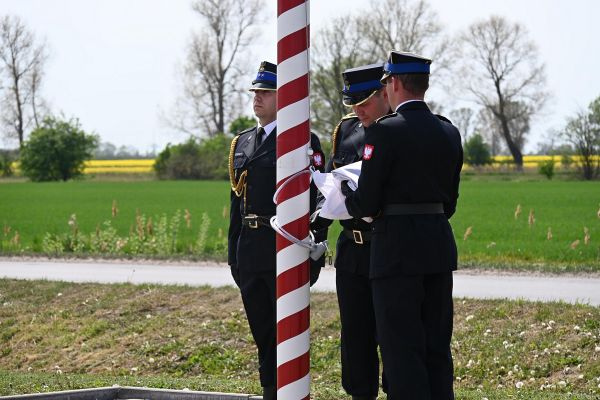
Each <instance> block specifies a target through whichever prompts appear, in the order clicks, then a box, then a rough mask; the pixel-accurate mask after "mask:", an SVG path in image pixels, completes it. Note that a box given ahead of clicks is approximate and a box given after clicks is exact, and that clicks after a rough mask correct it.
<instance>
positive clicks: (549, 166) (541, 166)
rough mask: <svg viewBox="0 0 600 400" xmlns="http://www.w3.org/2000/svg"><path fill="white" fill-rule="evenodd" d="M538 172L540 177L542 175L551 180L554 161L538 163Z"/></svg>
mask: <svg viewBox="0 0 600 400" xmlns="http://www.w3.org/2000/svg"><path fill="white" fill-rule="evenodd" d="M538 172H539V173H540V175H544V176H546V178H548V179H552V177H553V176H554V159H552V160H546V161H542V162H540V163H538Z"/></svg>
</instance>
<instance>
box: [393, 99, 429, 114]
mask: <svg viewBox="0 0 600 400" xmlns="http://www.w3.org/2000/svg"><path fill="white" fill-rule="evenodd" d="M413 101H420V102H421V103H425V100H416V99H415V100H406V101H404V102H402V103H400V104H398V107H396V112H398V109H399V108H400V107H402V106H403V105H405V104H406V103H412V102H413Z"/></svg>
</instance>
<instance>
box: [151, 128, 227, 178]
mask: <svg viewBox="0 0 600 400" xmlns="http://www.w3.org/2000/svg"><path fill="white" fill-rule="evenodd" d="M230 142H231V138H229V137H228V136H226V135H224V134H222V133H221V134H218V135H216V136H214V137H212V138H208V139H203V140H201V141H198V140H197V139H195V138H190V139H188V140H187V141H186V142H184V143H181V144H176V145H170V144H169V145H167V147H166V148H165V149H164V150H163V151H161V152H160V153H159V155H158V157H157V158H156V161H155V163H154V170H155V171H156V174H157V175H158V177H159V178H160V179H226V178H227V176H228V155H229V144H230Z"/></svg>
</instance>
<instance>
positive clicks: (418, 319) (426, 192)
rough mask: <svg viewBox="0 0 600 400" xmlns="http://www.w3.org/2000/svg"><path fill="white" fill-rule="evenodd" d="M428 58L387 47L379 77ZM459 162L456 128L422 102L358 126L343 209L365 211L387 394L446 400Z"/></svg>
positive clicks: (419, 70)
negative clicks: (356, 166) (359, 156)
mask: <svg viewBox="0 0 600 400" xmlns="http://www.w3.org/2000/svg"><path fill="white" fill-rule="evenodd" d="M430 63H431V60H428V59H426V58H423V57H420V56H416V55H413V54H409V53H399V52H391V54H390V58H389V59H388V62H387V63H386V64H385V65H384V75H383V77H382V82H385V81H386V80H387V79H388V77H389V76H390V75H402V74H428V73H429V68H430ZM395 78H398V77H397V76H396V77H395ZM388 95H389V92H388ZM462 161H463V152H462V147H461V138H460V134H459V132H458V130H457V129H456V128H455V127H454V126H453V125H452V124H451V123H450V122H449V121H448V120H446V119H445V118H443V117H438V116H436V115H434V114H432V113H431V111H430V110H429V108H428V107H427V104H426V103H425V102H423V101H422V100H421V101H418V100H415V101H407V102H404V103H402V104H400V105H399V106H398V108H397V109H396V112H395V113H394V114H391V115H389V116H386V117H383V118H381V119H379V120H378V121H377V123H375V124H373V125H371V126H370V127H369V128H367V130H366V140H365V147H364V152H363V164H362V170H361V176H360V178H359V182H358V189H357V191H356V192H352V191H351V190H350V189H349V188H347V187H345V188H343V191H344V194H346V196H347V198H346V206H347V208H348V210H349V212H350V214H351V215H355V216H366V215H370V216H373V217H374V221H373V223H372V237H371V258H370V273H369V275H370V278H371V287H372V290H373V305H374V308H375V319H376V323H377V332H378V339H379V345H380V348H381V354H382V359H383V365H384V368H385V374H386V377H387V378H388V379H387V381H388V399H390V400H396V399H435V400H437V399H453V398H454V394H453V389H452V383H453V365H452V355H451V351H450V341H451V337H452V318H453V304H452V271H454V270H456V268H457V251H456V243H455V241H454V236H453V233H452V229H451V227H450V224H449V222H448V219H449V218H450V217H451V216H452V215H453V214H454V212H455V210H456V203H457V198H458V187H459V179H460V171H461V168H462Z"/></svg>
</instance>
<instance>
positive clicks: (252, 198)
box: [228, 62, 327, 399]
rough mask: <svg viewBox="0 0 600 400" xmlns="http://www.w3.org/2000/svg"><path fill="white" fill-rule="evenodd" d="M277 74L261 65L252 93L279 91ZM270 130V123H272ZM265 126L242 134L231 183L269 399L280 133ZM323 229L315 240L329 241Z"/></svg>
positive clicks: (236, 261)
mask: <svg viewBox="0 0 600 400" xmlns="http://www.w3.org/2000/svg"><path fill="white" fill-rule="evenodd" d="M276 77H277V69H276V66H275V65H274V64H271V63H269V62H263V63H261V66H260V69H259V72H258V75H257V77H256V79H255V80H254V81H253V82H252V87H251V89H250V90H252V91H254V90H270V91H275V90H276V89H277V82H276ZM269 125H270V124H269ZM263 130H264V127H260V128H259V127H253V128H250V129H247V130H245V131H243V132H240V133H239V134H238V135H237V136H236V137H235V138H234V139H233V141H232V143H231V149H230V154H229V174H230V182H231V195H230V199H231V207H230V224H229V232H228V239H229V242H228V264H229V265H230V267H231V272H232V275H233V277H234V280H235V282H236V284H237V285H238V287H239V288H240V291H241V295H242V301H243V303H244V308H245V310H246V316H247V318H248V323H249V325H250V330H251V331H252V336H253V337H254V340H255V342H256V345H257V347H258V360H259V374H260V382H261V386H262V387H263V388H264V396H265V399H267V398H275V396H276V390H275V387H276V345H275V337H276V313H275V303H276V297H275V274H276V250H275V237H276V235H275V231H274V230H273V229H272V228H271V226H270V223H269V220H270V218H271V217H272V216H273V215H275V213H276V206H275V204H274V203H273V195H274V194H275V189H276V187H275V186H276V161H277V158H276V146H275V145H276V132H275V131H276V128H275V129H273V131H272V132H270V133H269V134H268V136H267V137H266V138H264V133H263ZM310 146H311V148H312V150H313V154H312V156H311V163H312V165H313V166H314V167H315V168H316V169H319V170H321V171H323V170H324V166H325V158H324V155H323V152H322V150H321V145H320V142H319V139H318V138H317V137H316V136H315V135H311V144H310ZM311 186H312V187H311V196H310V198H311V209H312V210H314V209H315V207H316V194H317V189H316V188H315V187H314V185H311ZM326 235H327V231H326V230H321V231H320V232H318V233H317V234H316V235H315V236H317V238H321V237H323V236H325V237H326ZM324 264H325V257H324V256H323V257H321V259H319V260H318V261H316V262H315V261H312V260H311V284H312V283H314V281H316V279H317V277H318V274H319V271H320V268H321V267H322V266H323V265H324Z"/></svg>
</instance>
